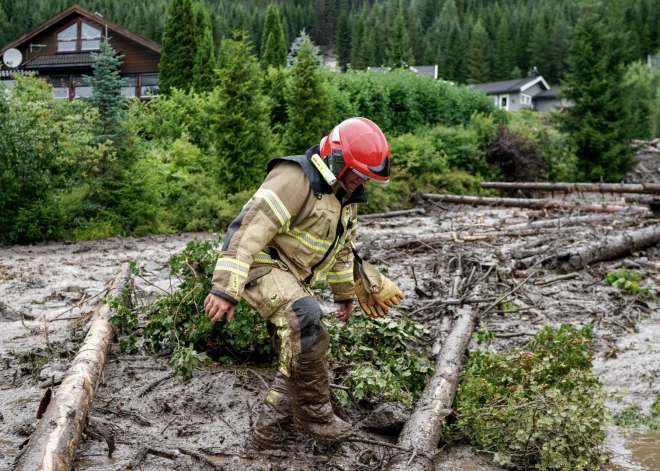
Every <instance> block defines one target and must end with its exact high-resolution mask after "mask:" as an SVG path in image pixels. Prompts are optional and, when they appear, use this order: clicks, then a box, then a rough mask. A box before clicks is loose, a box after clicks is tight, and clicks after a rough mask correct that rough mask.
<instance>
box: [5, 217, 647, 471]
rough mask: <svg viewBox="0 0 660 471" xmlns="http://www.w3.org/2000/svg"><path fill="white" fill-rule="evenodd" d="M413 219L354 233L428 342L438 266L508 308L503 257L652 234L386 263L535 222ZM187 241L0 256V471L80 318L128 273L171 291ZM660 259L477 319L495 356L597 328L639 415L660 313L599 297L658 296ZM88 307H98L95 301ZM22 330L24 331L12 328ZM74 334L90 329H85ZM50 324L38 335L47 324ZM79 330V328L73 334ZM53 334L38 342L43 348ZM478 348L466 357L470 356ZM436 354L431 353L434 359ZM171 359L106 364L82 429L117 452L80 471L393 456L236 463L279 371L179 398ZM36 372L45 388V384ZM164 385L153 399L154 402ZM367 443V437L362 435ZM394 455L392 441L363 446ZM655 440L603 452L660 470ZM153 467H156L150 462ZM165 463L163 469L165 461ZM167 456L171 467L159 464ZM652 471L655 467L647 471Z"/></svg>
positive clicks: (591, 229)
mask: <svg viewBox="0 0 660 471" xmlns="http://www.w3.org/2000/svg"><path fill="white" fill-rule="evenodd" d="M429 209H433V211H431V212H429V213H427V214H426V215H423V216H419V217H407V218H404V217H401V218H395V219H391V220H381V221H369V222H364V223H361V227H360V229H359V231H360V236H359V239H360V240H361V244H360V251H361V252H362V253H363V254H364V255H365V258H370V260H371V261H372V263H373V262H375V263H376V264H379V265H381V266H384V267H387V269H388V273H389V275H388V276H390V277H391V278H392V279H395V280H396V282H397V283H399V285H400V286H401V287H402V289H403V291H404V293H405V294H406V296H407V298H406V299H405V300H404V302H403V303H402V304H401V305H400V306H399V309H397V310H394V311H395V312H394V313H393V315H402V314H407V315H411V317H413V318H414V319H416V320H418V321H420V322H423V323H425V324H426V325H427V326H428V327H429V328H430V329H431V331H432V333H433V335H436V334H437V333H438V331H439V329H440V322H441V319H440V318H439V316H438V315H437V313H438V312H439V309H438V307H437V305H435V306H434V305H433V304H432V303H433V302H434V301H435V300H437V299H441V298H444V297H446V290H447V286H448V276H449V274H448V273H447V272H446V270H445V268H446V264H447V262H448V261H449V260H450V259H451V258H452V257H455V256H456V254H457V253H458V252H461V253H463V256H464V257H466V258H468V259H469V261H470V262H472V263H474V264H475V265H478V266H479V267H480V268H481V270H482V272H483V273H485V272H487V271H488V270H490V277H489V279H488V281H487V283H484V288H482V292H480V293H479V295H481V296H486V297H488V296H492V295H494V294H496V293H497V294H502V293H505V292H507V291H509V290H510V289H511V287H512V286H514V283H520V282H521V281H522V279H521V278H515V277H514V274H515V272H514V271H513V269H512V268H513V266H514V264H515V262H516V261H515V260H514V259H513V258H512V255H513V254H514V253H516V252H519V251H520V250H521V249H526V250H530V249H534V248H538V247H542V246H548V250H559V249H561V248H565V247H567V246H570V245H571V244H578V243H584V241H593V240H599V239H600V238H602V237H605V236H607V235H611V234H617V233H620V232H621V231H622V230H625V229H626V228H629V227H636V226H638V225H640V224H649V223H651V222H650V221H649V220H648V219H644V220H632V219H631V218H630V217H628V216H627V215H613V216H612V221H611V222H609V223H606V224H603V223H601V224H600V225H597V224H590V225H582V226H577V227H570V228H565V229H562V230H561V231H556V232H549V233H547V234H544V235H542V236H532V237H521V238H500V239H497V240H493V241H481V242H461V241H460V239H457V240H456V241H455V242H448V243H443V244H441V245H431V246H426V247H424V246H422V247H418V248H414V249H408V250H403V249H398V250H392V249H387V248H386V247H385V246H386V244H387V241H388V240H389V239H393V238H401V237H411V238H415V237H417V236H419V235H422V234H433V233H437V232H447V231H457V232H460V231H468V230H470V231H480V230H483V231H486V230H489V231H490V230H498V228H501V227H504V225H505V224H511V223H520V222H527V221H528V220H531V219H533V218H537V217H539V216H540V217H543V216H544V215H543V214H540V215H539V213H537V212H533V211H525V210H515V209H499V208H465V207H458V206H450V205H443V207H440V208H438V207H430V208H429ZM193 237H198V238H210V237H217V235H213V234H204V233H203V234H176V235H162V236H150V237H144V238H113V239H107V240H102V241H93V242H85V243H70V244H66V243H65V244H47V245H42V246H31V247H10V248H5V249H0V300H2V305H0V313H2V315H0V319H4V321H0V322H1V323H0V339H1V344H0V414H1V415H0V469H9V468H10V465H11V463H12V461H13V459H14V456H15V455H16V453H17V452H18V450H19V446H20V445H21V444H22V443H23V442H24V441H25V439H26V437H27V436H28V435H29V433H30V431H31V429H32V426H33V424H34V423H35V422H36V419H35V413H36V407H37V405H38V402H39V400H40V399H41V397H42V395H43V393H44V389H42V388H41V387H40V384H42V385H43V386H47V385H48V380H49V379H50V381H51V382H55V374H54V373H55V372H57V371H61V370H62V369H65V368H66V365H67V363H68V361H69V360H70V359H71V358H72V357H73V356H74V355H75V352H76V351H77V349H78V347H79V343H80V341H81V339H82V338H83V337H84V333H85V322H84V320H85V319H84V317H85V316H89V315H90V314H91V313H93V312H94V309H95V306H96V302H97V301H98V298H99V297H100V296H101V295H102V293H103V290H104V289H105V287H106V285H107V283H108V282H109V281H110V280H112V279H113V277H114V275H115V274H116V271H117V270H118V268H119V265H120V263H121V262H122V261H125V260H129V259H130V260H136V261H137V263H138V266H140V267H141V268H142V269H143V272H144V273H145V275H144V276H145V279H146V280H142V279H139V278H136V279H135V285H136V288H137V289H138V290H139V292H140V293H141V294H142V295H144V296H155V295H156V294H157V293H159V292H161V291H162V290H165V291H168V290H170V289H171V287H172V286H176V283H177V280H171V279H170V277H169V270H168V268H167V260H168V258H169V257H170V256H171V255H173V254H175V253H177V252H179V251H181V250H182V249H183V247H184V246H185V244H186V243H187V242H188V241H189V240H191V239H192V238H193ZM659 255H660V250H658V249H657V248H652V249H648V250H646V251H645V252H640V253H637V254H633V255H632V256H631V257H629V258H628V259H626V260H625V261H621V260H618V261H614V262H608V263H603V264H599V265H597V266H594V267H590V268H588V269H586V270H583V271H581V272H579V274H578V276H577V278H575V279H571V280H564V281H559V282H556V283H552V284H549V285H546V286H537V285H536V284H535V282H538V281H539V280H547V279H549V278H551V277H552V276H554V275H556V273H554V272H553V271H552V270H550V269H547V268H543V267H540V266H534V265H532V268H528V269H527V270H523V271H524V275H525V276H529V277H530V278H529V280H528V281H527V282H526V283H525V285H524V286H523V288H522V289H520V290H519V291H517V292H516V294H515V296H512V297H511V302H512V303H513V304H514V305H515V306H517V307H518V308H520V310H519V311H518V312H515V313H514V312H510V311H511V309H505V308H502V307H499V306H498V307H496V308H495V312H493V313H491V314H490V315H489V316H487V317H486V319H485V322H486V323H487V326H488V328H489V329H490V330H492V331H496V332H498V333H499V334H500V335H501V337H499V338H495V339H493V341H492V342H491V343H490V344H489V346H488V347H487V348H489V349H492V350H504V349H509V348H512V347H515V346H522V345H524V344H525V343H526V342H527V341H528V340H529V338H530V336H531V335H533V334H534V332H536V331H537V330H538V329H540V328H541V326H543V325H553V326H557V325H559V324H561V323H570V324H573V325H575V326H583V325H587V324H590V325H594V326H595V330H594V336H595V339H594V348H595V349H596V352H597V360H596V361H595V368H596V371H597V372H598V374H599V376H600V377H601V379H602V381H603V383H604V385H605V386H606V387H607V388H608V389H611V390H616V391H617V392H618V393H619V395H620V396H621V397H622V402H620V403H617V402H613V403H612V404H611V407H612V409H613V410H614V411H616V410H619V409H620V408H621V407H624V406H625V405H626V404H633V403H634V404H639V405H641V406H642V407H643V408H645V410H647V409H648V407H649V406H650V404H651V403H652V402H653V400H654V399H655V398H656V397H657V396H658V395H659V394H660V379H659V378H658V375H659V374H660V366H658V365H660V348H659V347H657V340H656V339H657V338H658V334H660V319H658V309H657V304H656V303H653V302H648V301H643V300H640V299H639V297H637V296H633V295H628V294H625V293H622V292H621V291H620V290H618V289H615V288H612V287H609V286H607V285H605V284H603V283H602V278H603V277H604V275H605V274H606V273H607V272H608V271H610V270H612V269H615V268H619V267H620V266H622V264H624V265H626V266H629V267H636V268H637V269H642V270H644V271H647V272H648V273H649V275H648V276H647V277H646V280H647V282H648V283H652V284H653V285H654V286H655V287H656V288H657V284H658V281H659V279H660V277H659V275H658V273H657V272H655V271H654V270H652V269H649V268H648V267H652V266H653V265H654V264H658V262H657V260H658V258H659ZM317 294H318V298H319V299H320V300H321V302H322V305H323V308H324V311H325V312H328V313H329V312H331V311H332V309H333V306H332V304H331V302H330V301H329V296H328V293H327V292H318V293H317ZM95 296H96V297H95ZM20 317H23V318H24V320H16V318H19V319H20ZM80 318H83V319H80ZM44 319H45V321H44ZM78 319H80V320H78ZM45 328H46V330H47V335H46V333H45ZM474 347H475V345H471V346H470V348H474ZM426 348H428V349H429V350H430V349H431V342H429V344H428V345H427V347H426ZM167 363H168V358H166V357H151V356H144V355H137V356H127V355H119V354H118V349H117V348H113V353H112V354H111V356H110V358H109V361H108V363H107V364H106V367H105V370H104V378H103V382H102V384H101V386H100V388H99V390H98V393H97V396H96V398H95V401H94V404H93V408H92V410H91V412H90V415H92V416H95V417H102V418H104V419H106V420H108V421H110V423H111V424H112V427H113V428H114V431H115V433H116V440H117V449H116V451H115V452H114V454H113V457H112V458H108V457H107V448H106V445H105V443H103V442H101V441H97V440H94V439H91V438H89V437H88V438H87V439H86V440H84V441H83V443H82V444H81V445H80V446H79V449H78V455H77V458H76V464H75V469H94V470H102V471H106V470H107V471H110V470H113V471H114V470H124V469H126V468H127V466H128V464H129V462H130V461H131V460H132V459H134V458H135V456H136V455H137V454H138V453H139V451H140V449H141V448H145V447H146V448H149V449H151V450H155V452H156V453H147V454H146V456H145V457H144V459H142V460H141V461H140V465H139V468H136V469H141V470H143V471H150V470H154V471H155V470H169V469H172V470H174V469H176V470H183V469H205V468H204V465H202V464H200V462H198V461H196V460H195V459H194V458H191V457H190V456H186V455H184V454H181V453H180V452H179V449H191V450H194V451H198V452H201V453H204V454H206V455H207V456H212V457H214V459H215V460H217V462H218V463H220V464H221V465H222V467H223V468H224V469H237V470H238V469H254V470H265V469H322V470H324V469H328V470H329V469H345V470H349V469H350V470H358V469H381V468H382V467H383V466H384V464H385V463H387V460H388V459H389V457H390V456H391V455H392V453H394V452H395V451H396V450H393V449H391V448H387V447H373V446H368V445H363V444H357V443H351V444H345V445H343V446H341V447H318V446H317V445H314V444H312V443H309V442H308V441H306V440H305V438H304V437H299V441H298V444H297V449H296V450H294V452H292V453H281V455H283V456H277V454H275V455H260V456H254V455H253V456H250V455H249V454H246V452H245V451H244V449H243V446H244V445H245V441H246V440H247V438H248V436H249V434H250V430H251V427H252V425H253V423H254V422H255V421H256V418H257V415H258V411H259V407H260V403H261V401H262V398H263V397H264V395H265V392H266V389H265V386H264V385H263V382H262V379H263V380H265V381H266V382H268V381H269V380H270V378H272V375H273V371H272V370H271V369H269V368H265V367H264V368H256V367H254V366H253V367H250V369H251V370H252V371H248V370H247V369H246V368H245V367H241V366H235V367H227V366H221V365H214V366H213V367H212V368H209V369H206V370H202V371H198V372H197V373H196V375H195V377H194V378H193V379H192V380H191V381H190V382H188V383H186V384H175V383H174V382H173V380H172V378H171V375H170V371H169V367H168V366H167ZM42 371H43V374H42ZM160 379H164V381H162V382H161V383H159V384H158V385H157V386H155V387H154V388H153V389H152V390H150V391H149V392H147V393H146V394H142V393H143V392H144V391H145V390H146V389H147V388H148V386H150V385H151V384H152V383H154V382H155V381H157V380H160ZM338 412H339V413H340V414H344V418H346V419H348V420H351V421H352V422H353V423H355V424H357V423H359V422H360V421H361V420H363V419H364V418H365V417H366V413H363V414H362V415H360V414H359V413H356V412H355V411H338ZM364 433H365V434H366V433H367V431H364ZM372 436H373V438H376V439H379V440H388V441H390V442H394V441H395V440H396V436H392V435H383V436H381V435H375V434H373V435H372ZM657 438H658V437H657V435H654V434H648V433H646V432H644V431H638V432H635V433H634V434H632V435H631V434H629V435H627V436H626V435H624V433H623V432H622V431H621V430H619V429H617V428H616V427H613V428H612V429H611V432H610V433H609V435H608V442H607V445H608V447H609V448H610V449H611V450H612V451H613V455H614V457H615V466H614V467H611V468H610V469H612V470H616V471H623V470H637V469H648V470H653V469H660V465H658V464H657V463H658V459H659V457H658V454H657V451H653V445H652V441H653V440H657ZM159 452H160V453H159ZM162 452H164V453H162ZM158 454H160V455H168V454H169V457H167V458H164V457H162V456H158ZM436 464H437V469H442V470H450V469H463V470H471V469H474V470H494V469H498V468H496V467H494V466H492V465H491V464H489V460H488V457H487V456H485V457H484V456H475V455H474V454H473V453H472V452H471V451H470V450H469V447H464V446H459V447H452V448H446V449H444V450H443V451H442V453H440V455H439V456H438V458H437V463H436ZM654 466H655V467H654Z"/></svg>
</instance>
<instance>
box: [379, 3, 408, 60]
mask: <svg viewBox="0 0 660 471" xmlns="http://www.w3.org/2000/svg"><path fill="white" fill-rule="evenodd" d="M385 58H386V59H385V60H386V62H387V65H388V66H390V67H408V66H411V65H413V62H414V60H415V59H414V56H413V51H412V48H411V47H410V38H409V36H408V26H407V25H406V18H405V17H404V15H403V5H402V4H401V1H399V6H398V8H397V12H396V17H395V18H394V26H393V28H392V34H391V35H390V38H389V41H388V43H387V50H386V52H385Z"/></svg>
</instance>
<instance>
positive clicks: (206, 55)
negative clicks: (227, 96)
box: [193, 2, 215, 92]
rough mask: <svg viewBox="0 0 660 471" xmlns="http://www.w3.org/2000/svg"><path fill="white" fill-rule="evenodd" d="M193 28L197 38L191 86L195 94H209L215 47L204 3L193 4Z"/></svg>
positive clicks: (212, 79)
mask: <svg viewBox="0 0 660 471" xmlns="http://www.w3.org/2000/svg"><path fill="white" fill-rule="evenodd" d="M195 26H196V28H195V29H196V30H197V32H196V36H197V38H198V43H197V52H196V54H195V66H194V67H193V86H194V87H195V90H196V91H197V92H209V91H211V90H212V89H213V82H214V77H215V75H214V73H213V69H214V68H215V53H214V51H215V46H214V45H213V28H212V26H211V17H210V16H209V14H208V12H207V11H206V8H204V3H202V2H197V3H196V4H195Z"/></svg>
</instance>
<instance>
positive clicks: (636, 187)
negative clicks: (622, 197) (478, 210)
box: [481, 182, 660, 194]
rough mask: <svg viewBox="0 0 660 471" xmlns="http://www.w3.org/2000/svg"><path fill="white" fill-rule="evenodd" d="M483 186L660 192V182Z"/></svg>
mask: <svg viewBox="0 0 660 471" xmlns="http://www.w3.org/2000/svg"><path fill="white" fill-rule="evenodd" d="M481 188H489V189H495V190H532V191H561V192H563V193H646V194H660V184H658V183H543V182H481Z"/></svg>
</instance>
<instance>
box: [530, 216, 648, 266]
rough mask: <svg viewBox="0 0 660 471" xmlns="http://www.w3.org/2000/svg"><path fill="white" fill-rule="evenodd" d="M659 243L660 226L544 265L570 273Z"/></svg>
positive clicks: (578, 250) (611, 239) (565, 254)
mask: <svg viewBox="0 0 660 471" xmlns="http://www.w3.org/2000/svg"><path fill="white" fill-rule="evenodd" d="M657 242H660V225H654V226H650V227H646V228H644V229H640V230H637V231H634V232H627V233H624V234H621V235H618V236H612V237H607V238H606V239H604V240H602V241H600V242H595V243H591V244H587V245H584V246H582V247H578V248H575V249H571V250H569V251H567V252H563V253H561V254H559V255H557V256H556V257H552V258H549V259H548V260H544V262H543V264H544V265H551V266H555V267H556V268H558V269H559V270H560V271H562V272H564V273H569V272H572V271H575V270H579V269H580V268H584V267H586V266H587V265H591V264H593V263H597V262H604V261H607V260H612V259H615V258H619V257H623V256H626V255H630V254H631V253H633V252H636V251H637V250H641V249H644V248H646V247H649V246H651V245H653V244H655V243H657Z"/></svg>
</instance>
